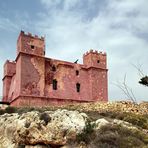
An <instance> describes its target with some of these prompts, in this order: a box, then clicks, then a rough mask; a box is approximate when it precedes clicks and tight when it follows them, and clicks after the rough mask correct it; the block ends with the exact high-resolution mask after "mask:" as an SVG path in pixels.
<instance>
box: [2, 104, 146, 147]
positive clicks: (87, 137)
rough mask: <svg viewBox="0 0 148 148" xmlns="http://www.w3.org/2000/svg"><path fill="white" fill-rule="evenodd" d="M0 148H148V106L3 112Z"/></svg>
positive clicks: (25, 109) (130, 105)
mask: <svg viewBox="0 0 148 148" xmlns="http://www.w3.org/2000/svg"><path fill="white" fill-rule="evenodd" d="M0 114H1V115H0V125H1V126H0V148H136V147H137V148H147V147H148V103H146V102H145V103H141V104H134V103H131V102H114V103H89V104H75V105H66V106H61V107H46V108H33V107H26V108H13V107H7V108H6V109H1V110H0Z"/></svg>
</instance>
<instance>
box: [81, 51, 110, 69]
mask: <svg viewBox="0 0 148 148" xmlns="http://www.w3.org/2000/svg"><path fill="white" fill-rule="evenodd" d="M83 64H84V65H86V66H87V67H96V68H102V69H106V67H107V55H106V53H103V52H98V51H97V50H95V51H93V50H92V49H91V50H90V51H89V52H86V53H85V54H84V55H83Z"/></svg>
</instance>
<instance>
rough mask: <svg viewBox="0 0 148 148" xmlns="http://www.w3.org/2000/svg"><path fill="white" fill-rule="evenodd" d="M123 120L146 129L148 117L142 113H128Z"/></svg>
mask: <svg viewBox="0 0 148 148" xmlns="http://www.w3.org/2000/svg"><path fill="white" fill-rule="evenodd" d="M123 120H124V121H127V122H129V123H132V124H133V125H137V126H140V127H142V128H145V129H148V119H147V118H145V117H143V116H142V115H135V114H128V115H127V116H125V117H124V118H123Z"/></svg>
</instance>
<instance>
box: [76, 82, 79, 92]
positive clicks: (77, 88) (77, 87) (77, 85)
mask: <svg viewBox="0 0 148 148" xmlns="http://www.w3.org/2000/svg"><path fill="white" fill-rule="evenodd" d="M76 90H77V92H80V83H77V84H76Z"/></svg>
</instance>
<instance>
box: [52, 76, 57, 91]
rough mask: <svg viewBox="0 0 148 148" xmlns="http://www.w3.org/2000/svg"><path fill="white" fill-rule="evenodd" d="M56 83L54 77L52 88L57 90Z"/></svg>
mask: <svg viewBox="0 0 148 148" xmlns="http://www.w3.org/2000/svg"><path fill="white" fill-rule="evenodd" d="M57 83H58V82H57V80H56V79H54V80H53V84H52V87H53V90H57Z"/></svg>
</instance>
